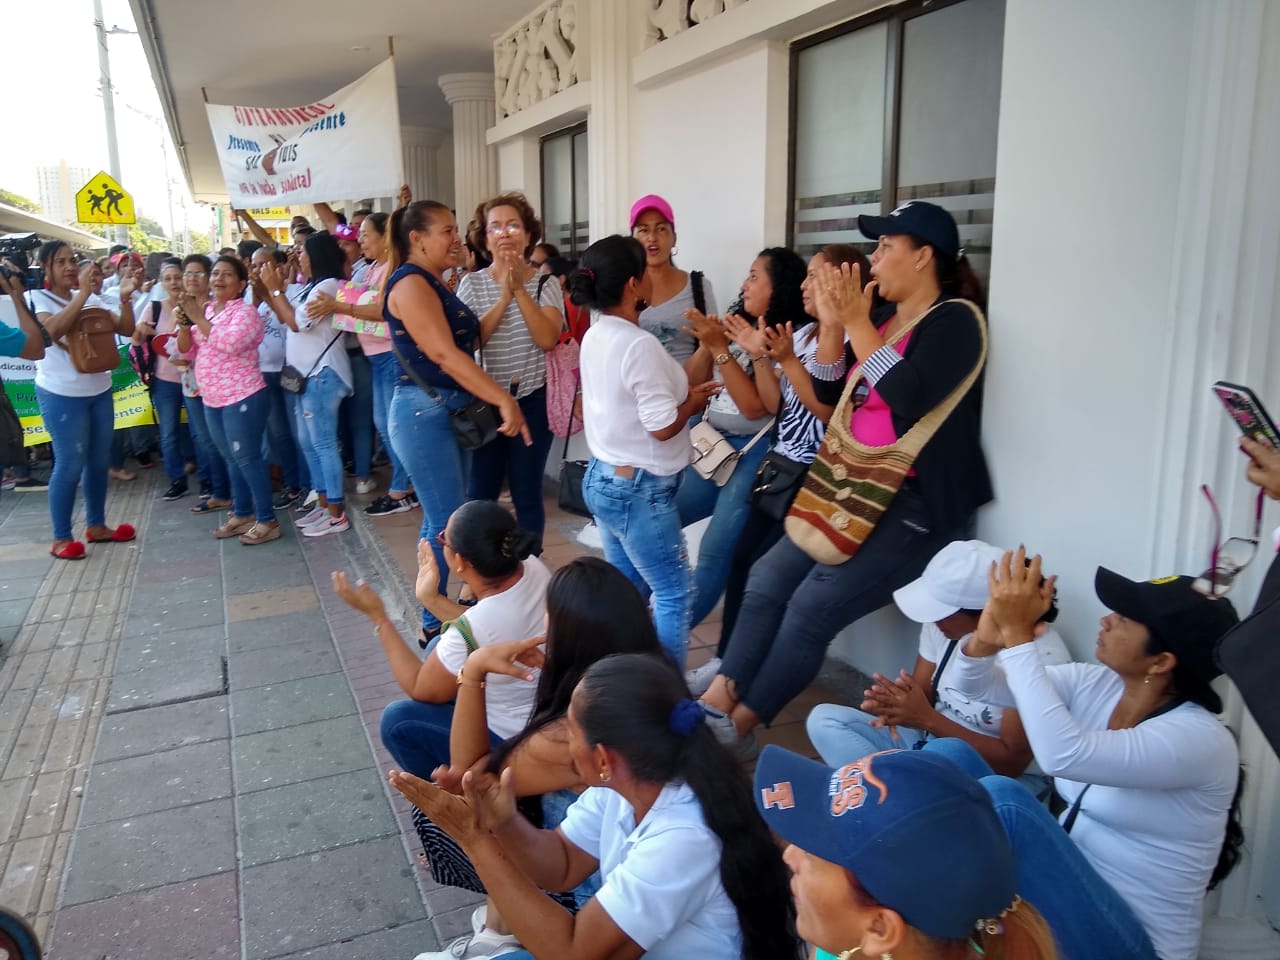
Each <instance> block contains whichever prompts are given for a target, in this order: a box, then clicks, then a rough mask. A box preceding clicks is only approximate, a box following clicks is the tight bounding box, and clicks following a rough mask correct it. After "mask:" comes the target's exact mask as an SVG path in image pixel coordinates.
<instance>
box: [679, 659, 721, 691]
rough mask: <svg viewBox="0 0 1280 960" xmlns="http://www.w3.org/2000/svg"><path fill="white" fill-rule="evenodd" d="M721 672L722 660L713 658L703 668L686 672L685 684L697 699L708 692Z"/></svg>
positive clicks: (695, 668)
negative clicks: (712, 682)
mask: <svg viewBox="0 0 1280 960" xmlns="http://www.w3.org/2000/svg"><path fill="white" fill-rule="evenodd" d="M719 672H720V658H719V657H712V658H711V659H710V660H708V661H707V662H706V663H704V664H703V665H702V666H700V667H694V668H693V669H692V670H686V671H685V672H684V682H685V685H686V686H688V688H689V692H690V693H692V694H693V695H694V696H695V697H700V696H702V695H703V694H704V693H706V692H707V688H708V687H710V686H711V681H712V680H714V679H715V678H716V674H717V673H719Z"/></svg>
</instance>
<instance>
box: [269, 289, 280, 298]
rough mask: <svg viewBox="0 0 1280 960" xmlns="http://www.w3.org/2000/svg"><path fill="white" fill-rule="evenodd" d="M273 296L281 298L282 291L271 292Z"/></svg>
mask: <svg viewBox="0 0 1280 960" xmlns="http://www.w3.org/2000/svg"><path fill="white" fill-rule="evenodd" d="M271 295H272V296H273V297H278V296H280V291H279V290H272V291H271Z"/></svg>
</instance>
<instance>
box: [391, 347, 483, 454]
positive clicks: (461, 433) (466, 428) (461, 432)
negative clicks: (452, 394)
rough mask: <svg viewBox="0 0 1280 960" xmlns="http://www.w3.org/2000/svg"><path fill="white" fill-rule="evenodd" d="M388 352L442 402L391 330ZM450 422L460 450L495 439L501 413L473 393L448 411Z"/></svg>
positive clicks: (402, 367) (477, 446) (430, 395)
mask: <svg viewBox="0 0 1280 960" xmlns="http://www.w3.org/2000/svg"><path fill="white" fill-rule="evenodd" d="M391 352H392V353H394V354H395V355H396V359H397V360H399V361H400V368H401V369H402V370H404V372H405V374H406V375H407V376H408V377H409V379H410V380H412V381H413V382H414V383H416V384H417V385H418V386H419V387H420V388H421V389H422V391H423V392H424V393H425V394H426V395H427V396H428V397H430V398H431V399H432V400H434V401H435V402H436V403H438V404H440V405H441V406H444V398H443V397H441V396H440V394H439V393H438V392H437V391H436V389H435V387H433V386H431V384H429V383H427V381H425V380H423V379H422V378H421V377H420V376H418V374H417V371H415V370H414V369H413V367H411V366H409V362H408V361H407V360H406V359H405V356H404V354H403V353H401V352H400V348H399V347H398V346H396V338H395V335H394V334H393V335H392V337H391ZM449 426H450V427H452V428H453V437H454V439H455V440H457V441H458V446H459V447H461V448H462V449H463V450H478V449H480V448H481V447H483V446H484V445H485V444H486V443H490V442H492V441H493V440H496V439H498V428H499V427H500V426H502V417H501V416H500V415H499V414H498V408H497V407H495V406H494V405H493V404H491V403H486V402H485V401H484V400H478V399H476V398H475V397H472V398H471V400H470V401H469V402H468V403H466V404H464V405H463V406H461V407H459V408H458V409H457V410H450V411H449Z"/></svg>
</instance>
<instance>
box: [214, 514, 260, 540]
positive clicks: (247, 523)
mask: <svg viewBox="0 0 1280 960" xmlns="http://www.w3.org/2000/svg"><path fill="white" fill-rule="evenodd" d="M253 523H254V520H253V517H237V516H236V515H235V514H232V515H231V516H229V517H228V518H227V522H226V523H224V524H223V525H222V526H220V527H218V528H217V529H216V530H214V531H213V535H214V536H215V537H217V538H218V539H219V540H230V539H231V538H232V537H238V536H240V534H242V533H244V532H245V531H246V530H248V529H249V528H250V527H252V526H253Z"/></svg>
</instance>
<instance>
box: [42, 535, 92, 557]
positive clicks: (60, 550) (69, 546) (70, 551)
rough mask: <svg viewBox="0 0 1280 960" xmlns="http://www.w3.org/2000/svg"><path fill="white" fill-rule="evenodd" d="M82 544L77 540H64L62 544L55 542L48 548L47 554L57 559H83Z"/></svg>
mask: <svg viewBox="0 0 1280 960" xmlns="http://www.w3.org/2000/svg"><path fill="white" fill-rule="evenodd" d="M84 553H85V551H84V544H83V543H81V542H80V541H79V540H64V541H62V546H60V547H59V546H58V545H57V544H55V545H54V546H52V547H50V548H49V555H50V556H52V557H56V558H57V559H59V560H83V559H84Z"/></svg>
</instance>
